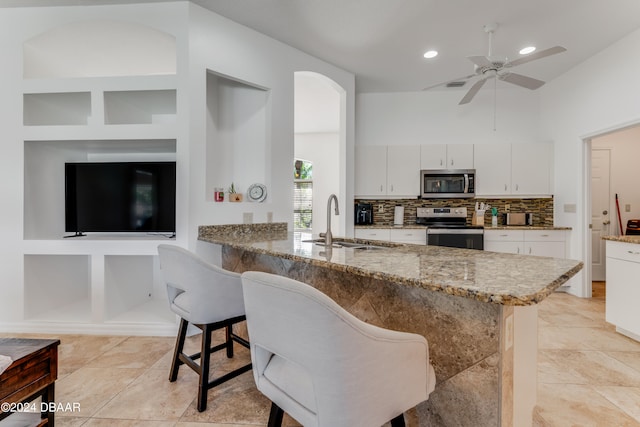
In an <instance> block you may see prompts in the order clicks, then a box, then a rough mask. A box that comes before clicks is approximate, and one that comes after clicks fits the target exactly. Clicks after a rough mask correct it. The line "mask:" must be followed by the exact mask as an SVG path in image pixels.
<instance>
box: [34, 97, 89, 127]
mask: <svg viewBox="0 0 640 427" xmlns="http://www.w3.org/2000/svg"><path fill="white" fill-rule="evenodd" d="M90 117H91V92H64V93H25V94H24V95H23V122H24V125H25V126H61V125H87V124H88V123H89V118H90Z"/></svg>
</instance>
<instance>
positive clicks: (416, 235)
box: [355, 228, 427, 245]
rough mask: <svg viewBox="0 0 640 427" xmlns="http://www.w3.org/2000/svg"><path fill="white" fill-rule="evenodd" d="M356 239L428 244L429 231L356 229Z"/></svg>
mask: <svg viewBox="0 0 640 427" xmlns="http://www.w3.org/2000/svg"><path fill="white" fill-rule="evenodd" d="M355 237H356V239H365V240H382V241H384V242H393V243H412V244H414V245H426V244H427V230H426V229H424V228H415V229H412V228H356V230H355Z"/></svg>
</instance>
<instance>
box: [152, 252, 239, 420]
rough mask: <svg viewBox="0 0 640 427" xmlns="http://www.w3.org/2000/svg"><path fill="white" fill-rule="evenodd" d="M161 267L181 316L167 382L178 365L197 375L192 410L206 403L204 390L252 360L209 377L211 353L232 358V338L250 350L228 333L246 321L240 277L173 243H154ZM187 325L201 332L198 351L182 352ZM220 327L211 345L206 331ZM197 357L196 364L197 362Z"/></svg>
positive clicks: (174, 308)
mask: <svg viewBox="0 0 640 427" xmlns="http://www.w3.org/2000/svg"><path fill="white" fill-rule="evenodd" d="M158 254H159V255H160V270H161V272H162V276H163V279H164V281H165V282H166V284H167V293H168V296H169V304H170V307H171V310H172V311H173V312H174V313H176V314H177V315H178V316H180V327H179V329H178V337H177V339H176V347H175V350H174V353H173V360H172V362H171V371H170V373H169V381H175V380H176V379H177V378H178V369H179V368H180V365H182V364H186V365H187V366H189V367H190V368H191V369H193V370H194V371H196V372H197V373H198V376H199V385H198V401H197V405H196V406H197V409H198V411H200V412H202V411H204V410H205V409H206V407H207V391H208V390H209V389H210V388H212V387H215V386H217V385H219V384H222V383H223V382H225V381H228V380H230V379H232V378H235V377H237V376H238V375H240V374H242V373H243V372H247V371H249V370H250V369H251V363H249V364H247V365H244V366H242V367H240V368H238V369H236V370H234V371H231V372H229V373H227V374H225V375H223V376H221V377H219V378H216V379H214V380H212V381H209V364H210V357H211V353H213V352H216V351H219V350H226V351H227V357H229V358H231V357H233V342H234V341H235V342H238V343H240V344H241V345H243V346H245V347H247V348H249V343H248V342H247V341H246V340H245V339H243V338H242V337H239V336H237V335H236V334H235V333H233V325H234V324H236V323H238V322H242V321H244V320H245V319H246V317H245V311H244V301H243V296H242V282H241V280H240V275H239V274H237V273H233V272H231V271H226V270H223V269H222V268H219V267H217V266H215V265H213V264H209V263H207V262H205V261H204V260H202V259H201V258H200V257H198V256H197V255H196V254H194V253H192V252H189V251H187V250H185V249H183V248H180V247H178V246H173V245H160V246H158ZM189 323H191V324H193V325H194V326H197V327H198V328H200V329H201V330H202V345H201V350H200V352H198V353H195V354H192V355H187V354H185V353H184V352H183V348H184V341H185V338H186V336H187V327H188V326H189ZM221 328H225V342H223V343H222V344H218V345H216V346H213V347H212V346H211V345H212V344H211V333H212V332H213V331H215V330H218V329H221ZM197 359H200V364H198V363H196V360H197Z"/></svg>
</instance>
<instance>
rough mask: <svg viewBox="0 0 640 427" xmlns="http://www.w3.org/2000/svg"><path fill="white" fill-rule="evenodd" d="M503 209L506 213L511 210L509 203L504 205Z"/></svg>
mask: <svg viewBox="0 0 640 427" xmlns="http://www.w3.org/2000/svg"><path fill="white" fill-rule="evenodd" d="M504 211H505V212H507V213H509V212H511V205H510V204H509V203H507V204H505V205H504Z"/></svg>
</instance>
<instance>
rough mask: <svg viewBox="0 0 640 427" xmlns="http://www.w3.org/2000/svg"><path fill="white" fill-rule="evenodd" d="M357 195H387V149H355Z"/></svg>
mask: <svg viewBox="0 0 640 427" xmlns="http://www.w3.org/2000/svg"><path fill="white" fill-rule="evenodd" d="M355 157H356V158H355V184H354V188H355V195H356V196H374V197H379V196H386V195H387V147H386V146H382V145H381V146H361V147H359V146H356V147H355Z"/></svg>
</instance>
